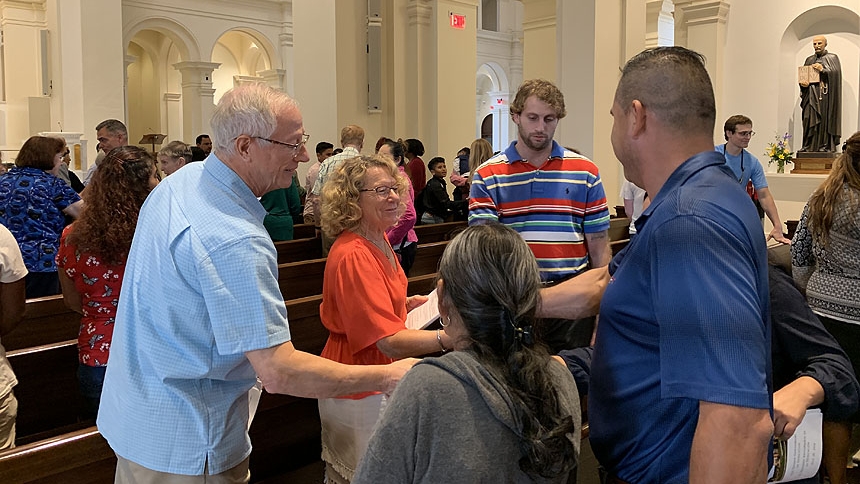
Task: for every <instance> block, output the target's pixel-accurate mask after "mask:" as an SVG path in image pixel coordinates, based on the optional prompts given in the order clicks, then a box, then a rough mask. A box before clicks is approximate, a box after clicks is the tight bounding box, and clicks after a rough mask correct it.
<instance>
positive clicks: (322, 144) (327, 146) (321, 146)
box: [317, 141, 334, 154]
mask: <svg viewBox="0 0 860 484" xmlns="http://www.w3.org/2000/svg"><path fill="white" fill-rule="evenodd" d="M327 149H334V145H333V144H331V143H329V142H328V141H320V142H319V143H317V154H320V153H322V152H323V151H325V150H327Z"/></svg>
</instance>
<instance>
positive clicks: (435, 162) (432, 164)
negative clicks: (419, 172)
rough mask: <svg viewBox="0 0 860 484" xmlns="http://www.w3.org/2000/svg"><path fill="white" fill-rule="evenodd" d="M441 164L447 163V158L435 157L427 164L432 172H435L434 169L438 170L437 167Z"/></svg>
mask: <svg viewBox="0 0 860 484" xmlns="http://www.w3.org/2000/svg"><path fill="white" fill-rule="evenodd" d="M439 163H445V158H442V157H441V156H434V157H433V158H430V161H428V162H427V168H429V169H430V171H433V168H436V165H438V164H439Z"/></svg>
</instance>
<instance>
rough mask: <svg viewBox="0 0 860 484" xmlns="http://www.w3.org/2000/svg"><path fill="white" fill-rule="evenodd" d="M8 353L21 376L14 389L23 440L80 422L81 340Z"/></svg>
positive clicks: (53, 433)
mask: <svg viewBox="0 0 860 484" xmlns="http://www.w3.org/2000/svg"><path fill="white" fill-rule="evenodd" d="M6 356H7V358H9V363H10V364H11V365H12V371H14V372H15V376H16V377H17V378H18V385H17V386H15V388H14V392H15V397H16V398H17V399H18V419H17V422H16V433H17V436H18V437H19V439H18V441H19V442H22V441H23V442H27V441H32V440H38V439H40V438H41V437H46V436H47V435H48V434H50V435H56V434H57V433H58V430H57V429H60V430H61V431H62V430H63V429H66V430H68V429H69V428H70V427H75V426H76V424H78V414H79V412H78V408H79V407H78V398H79V397H78V386H77V385H78V383H77V382H78V380H77V368H78V346H77V339H73V340H66V341H63V342H59V343H51V344H46V345H41V346H37V347H34V348H25V349H18V350H13V351H9V352H8V353H7V355H6ZM90 424H91V423H90ZM0 482H2V481H0Z"/></svg>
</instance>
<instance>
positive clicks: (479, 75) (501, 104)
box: [475, 62, 510, 151]
mask: <svg viewBox="0 0 860 484" xmlns="http://www.w3.org/2000/svg"><path fill="white" fill-rule="evenodd" d="M509 97H510V84H509V81H508V75H507V73H506V72H505V70H504V69H502V67H501V66H500V65H499V64H497V63H495V62H485V63H484V64H481V66H480V67H478V70H477V72H476V73H475V104H476V108H475V135H476V137H478V138H480V137H483V136H484V135H485V134H486V124H487V117H488V116H489V117H491V119H492V121H491V122H490V124H491V125H492V145H493V150H494V151H497V150H500V149H503V148H504V147H505V145H507V144H508V125H509V119H508V118H509V117H510V111H509V108H508V103H509ZM482 127H483V128H484V129H482Z"/></svg>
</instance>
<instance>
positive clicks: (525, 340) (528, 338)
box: [514, 324, 535, 346]
mask: <svg viewBox="0 0 860 484" xmlns="http://www.w3.org/2000/svg"><path fill="white" fill-rule="evenodd" d="M514 334H515V337H516V338H517V341H518V342H519V343H520V344H523V345H526V346H531V345H533V344H534V342H535V340H534V335H533V334H532V327H531V325H530V324H527V325H525V326H523V327H522V328H514Z"/></svg>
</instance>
